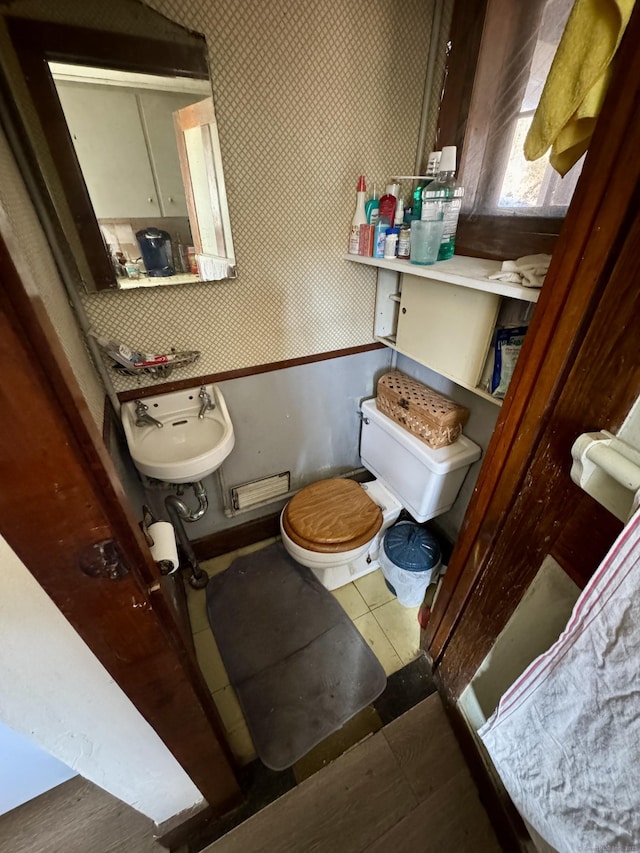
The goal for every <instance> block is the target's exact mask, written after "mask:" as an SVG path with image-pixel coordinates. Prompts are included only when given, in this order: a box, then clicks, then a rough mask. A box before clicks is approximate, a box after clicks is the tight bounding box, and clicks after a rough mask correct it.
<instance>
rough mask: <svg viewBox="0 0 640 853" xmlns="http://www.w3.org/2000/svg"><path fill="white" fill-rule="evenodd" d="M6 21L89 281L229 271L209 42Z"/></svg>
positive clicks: (92, 284)
mask: <svg viewBox="0 0 640 853" xmlns="http://www.w3.org/2000/svg"><path fill="white" fill-rule="evenodd" d="M8 24H9V33H10V36H11V39H12V42H13V45H14V47H15V50H16V53H17V56H18V58H19V61H20V65H21V68H22V71H23V73H24V76H25V79H26V81H27V83H28V86H29V92H30V95H31V98H32V101H33V103H34V105H35V107H36V110H37V113H38V117H39V119H40V123H41V126H42V128H43V130H44V131H45V136H46V145H47V148H48V152H49V153H50V157H51V161H52V163H53V166H54V168H55V171H56V173H57V174H56V175H55V178H56V180H52V179H51V178H52V176H51V174H50V171H49V173H47V163H46V162H44V161H46V159H47V158H45V157H42V156H38V151H37V145H36V146H35V147H36V151H35V159H36V160H39V161H40V163H39V166H40V167H41V171H42V174H43V177H44V179H45V184H47V187H48V189H49V195H50V200H51V202H52V204H53V207H54V208H55V210H56V213H57V215H58V221H59V223H60V226H61V229H62V231H63V232H64V234H65V236H66V237H67V239H68V242H69V246H70V247H71V251H72V254H73V256H74V258H75V260H76V262H77V269H78V277H79V279H80V280H81V281H82V282H83V284H84V286H85V287H86V289H87V290H101V289H105V288H114V287H118V288H123V289H124V288H130V287H149V286H153V285H167V284H184V283H190V282H200V281H218V280H220V279H224V278H232V277H235V258H234V253H233V242H232V237H231V225H230V220H229V212H228V208H227V199H226V191H225V186H224V175H223V168H222V157H221V153H220V145H219V141H218V133H217V126H216V118H215V112H214V107H213V98H212V94H211V86H210V83H209V79H208V74H207V62H206V53H205V45H204V40H203V39H202V38H200V37H198V36H197V35H193V36H191V34H188V36H189V37H192V38H193V44H191V45H189V44H188V43H186V42H184V39H183V43H174V42H165V41H157V40H155V39H144V38H139V37H135V36H127V35H120V34H110V33H105V32H97V31H92V30H86V29H82V28H77V27H69V26H64V25H58V24H50V23H40V22H34V21H27V20H25V19H17V18H14V19H10V20H9V21H8ZM39 144H40V146H41V145H42V140H40V143H39ZM40 154H41V152H40ZM50 165H51V163H49V169H50Z"/></svg>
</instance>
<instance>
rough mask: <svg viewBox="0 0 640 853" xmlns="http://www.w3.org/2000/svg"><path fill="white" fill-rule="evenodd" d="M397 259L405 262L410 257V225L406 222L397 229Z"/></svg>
mask: <svg viewBox="0 0 640 853" xmlns="http://www.w3.org/2000/svg"><path fill="white" fill-rule="evenodd" d="M398 257H399V258H404V260H406V261H408V260H409V258H410V257H411V225H410V224H409V223H407V222H403V223H402V225H401V226H400V228H399V229H398Z"/></svg>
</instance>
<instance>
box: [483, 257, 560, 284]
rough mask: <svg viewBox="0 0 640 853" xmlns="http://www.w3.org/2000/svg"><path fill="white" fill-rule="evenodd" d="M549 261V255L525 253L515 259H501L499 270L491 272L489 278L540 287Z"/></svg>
mask: <svg viewBox="0 0 640 853" xmlns="http://www.w3.org/2000/svg"><path fill="white" fill-rule="evenodd" d="M550 262H551V255H525V256H524V257H522V258H518V259H517V260H516V261H503V262H502V268H501V270H500V272H496V273H493V275H490V276H489V278H490V279H493V280H494V281H509V282H511V283H512V284H521V285H523V286H524V287H542V285H543V282H544V277H545V275H546V273H547V270H548V269H549V263H550Z"/></svg>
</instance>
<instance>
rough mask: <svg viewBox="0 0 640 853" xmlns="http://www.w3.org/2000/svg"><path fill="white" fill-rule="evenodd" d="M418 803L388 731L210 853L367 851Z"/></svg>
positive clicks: (215, 845)
mask: <svg viewBox="0 0 640 853" xmlns="http://www.w3.org/2000/svg"><path fill="white" fill-rule="evenodd" d="M416 805H417V800H416V798H415V796H414V795H413V793H412V792H411V788H410V787H409V784H408V782H407V780H406V779H405V777H404V776H403V775H402V773H401V771H400V768H399V767H398V763H397V761H396V760H395V757H394V755H393V752H392V751H391V749H390V747H389V745H388V743H387V741H386V740H385V738H384V736H383V734H382V732H378V733H377V734H375V735H372V736H371V737H369V738H368V739H367V740H365V741H364V742H362V743H360V744H359V745H358V746H356V747H354V749H353V750H351V751H350V752H348V753H346V754H345V755H343V756H341V757H340V758H339V759H338V760H337V761H335V762H334V763H333V764H331V765H329V766H328V767H326V768H325V769H324V770H321V771H319V772H318V773H316V774H315V775H314V776H311V777H310V778H309V779H307V780H306V781H304V782H303V783H302V784H301V785H299V786H298V787H297V788H295V789H294V790H292V791H290V792H289V793H288V794H285V795H284V797H281V798H280V799H279V800H276V802H275V803H272V804H271V805H270V806H267V808H266V809H264V810H263V811H261V812H259V813H258V814H257V815H254V816H253V817H252V818H250V819H249V820H248V821H246V822H245V823H243V824H241V825H240V826H238V827H237V828H236V829H234V830H232V831H231V832H230V833H229V834H228V835H225V836H224V837H223V838H220V839H219V840H218V841H215V842H214V843H213V844H211V845H209V847H207V848H205V849H206V851H207V853H303V851H304V853H336V851H341V853H347V851H356V850H364V849H365V848H366V847H367V845H369V844H371V843H372V842H373V841H374V840H375V839H376V838H378V837H379V836H381V835H383V834H384V833H385V832H387V830H388V829H390V828H391V827H392V826H393V825H394V824H395V823H397V822H398V821H400V820H401V819H402V818H403V817H404V816H405V815H406V814H407V813H408V812H410V811H411V810H412V809H414V808H415V806H416Z"/></svg>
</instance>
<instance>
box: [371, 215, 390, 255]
mask: <svg viewBox="0 0 640 853" xmlns="http://www.w3.org/2000/svg"><path fill="white" fill-rule="evenodd" d="M389 227H390V223H389V221H388V220H387V219H385V218H384V217H380V219H378V221H377V222H376V224H375V226H374V229H373V257H374V258H384V243H385V238H386V236H387V229H388V228H389Z"/></svg>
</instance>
